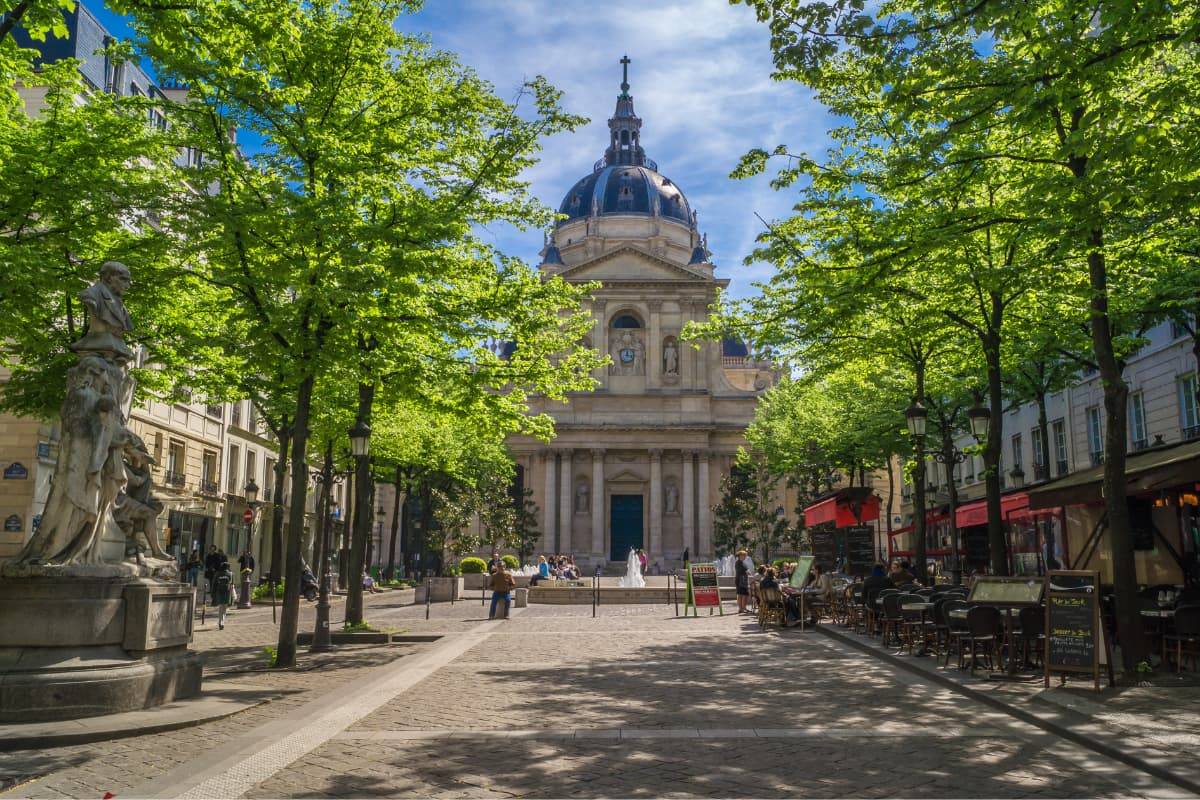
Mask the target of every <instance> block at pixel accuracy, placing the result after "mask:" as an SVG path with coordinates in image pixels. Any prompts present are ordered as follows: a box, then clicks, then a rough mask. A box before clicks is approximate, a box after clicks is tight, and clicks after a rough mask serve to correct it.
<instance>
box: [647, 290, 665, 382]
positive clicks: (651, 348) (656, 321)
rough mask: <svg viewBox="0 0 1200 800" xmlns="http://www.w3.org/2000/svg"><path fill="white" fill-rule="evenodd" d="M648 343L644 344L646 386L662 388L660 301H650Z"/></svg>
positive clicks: (648, 305) (648, 304)
mask: <svg viewBox="0 0 1200 800" xmlns="http://www.w3.org/2000/svg"><path fill="white" fill-rule="evenodd" d="M646 305H647V307H648V308H649V309H650V334H649V337H650V341H648V342H646V385H647V386H662V325H661V324H660V322H661V318H662V301H661V300H651V301H650V302H649V303H647V304H646Z"/></svg>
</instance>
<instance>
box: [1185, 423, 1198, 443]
mask: <svg viewBox="0 0 1200 800" xmlns="http://www.w3.org/2000/svg"><path fill="white" fill-rule="evenodd" d="M1183 438H1184V440H1187V439H1200V425H1192V426H1191V427H1188V428H1184V429H1183Z"/></svg>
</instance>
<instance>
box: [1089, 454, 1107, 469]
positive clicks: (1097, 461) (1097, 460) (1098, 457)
mask: <svg viewBox="0 0 1200 800" xmlns="http://www.w3.org/2000/svg"><path fill="white" fill-rule="evenodd" d="M1091 455H1092V466H1093V467H1098V466H1100V465H1101V464H1103V463H1104V453H1092V454H1091Z"/></svg>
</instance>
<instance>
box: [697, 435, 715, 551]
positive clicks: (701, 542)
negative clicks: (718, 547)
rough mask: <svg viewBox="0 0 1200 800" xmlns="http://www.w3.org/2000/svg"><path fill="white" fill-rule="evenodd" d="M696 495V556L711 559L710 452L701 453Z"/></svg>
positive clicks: (702, 451) (703, 451)
mask: <svg viewBox="0 0 1200 800" xmlns="http://www.w3.org/2000/svg"><path fill="white" fill-rule="evenodd" d="M696 472H697V480H696V493H697V494H698V495H699V498H698V501H699V510H700V513H699V517H700V526H699V527H700V530H699V531H697V533H696V554H697V556H698V557H700V556H702V557H704V558H710V557H712V555H713V531H712V508H711V507H710V506H709V499H708V477H709V476H708V472H709V461H708V451H707V450H701V451H700V463H699V465H698V466H697V469H696Z"/></svg>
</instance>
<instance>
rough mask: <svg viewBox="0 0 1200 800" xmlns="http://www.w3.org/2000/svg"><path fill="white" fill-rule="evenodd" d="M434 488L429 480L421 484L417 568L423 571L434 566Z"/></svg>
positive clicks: (427, 570)
mask: <svg viewBox="0 0 1200 800" xmlns="http://www.w3.org/2000/svg"><path fill="white" fill-rule="evenodd" d="M432 497H433V488H432V487H431V486H430V485H429V481H425V482H424V483H422V485H421V525H420V528H419V530H418V531H417V535H418V536H419V537H421V538H420V541H419V542H418V550H417V553H418V554H419V555H420V558H419V560H418V561H417V568H418V569H419V570H420V571H422V572H429V571H430V570H431V569H432V568H433V564H432V563H431V559H430V555H429V527H430V525H431V524H432V523H433V503H432Z"/></svg>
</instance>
